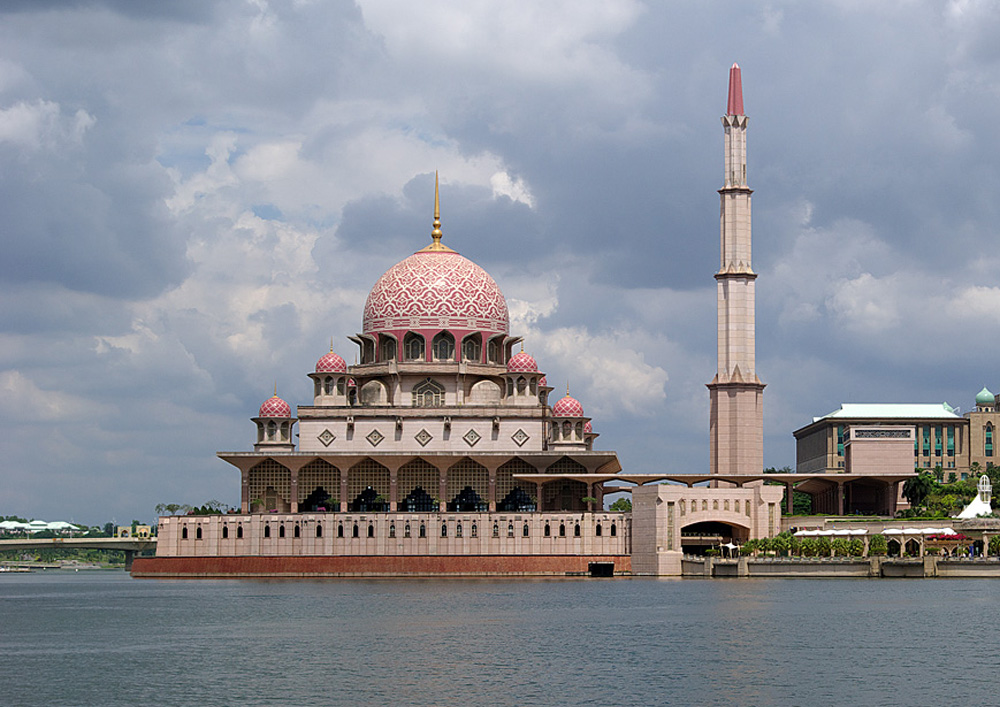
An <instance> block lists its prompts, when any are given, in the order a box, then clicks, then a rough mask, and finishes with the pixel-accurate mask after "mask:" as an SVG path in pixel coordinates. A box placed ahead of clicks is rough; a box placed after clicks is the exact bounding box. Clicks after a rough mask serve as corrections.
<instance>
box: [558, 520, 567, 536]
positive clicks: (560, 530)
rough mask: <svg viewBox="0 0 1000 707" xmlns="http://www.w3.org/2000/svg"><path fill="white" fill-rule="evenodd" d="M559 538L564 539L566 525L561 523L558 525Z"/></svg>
mask: <svg viewBox="0 0 1000 707" xmlns="http://www.w3.org/2000/svg"><path fill="white" fill-rule="evenodd" d="M559 537H560V538H565V537H566V524H565V523H562V522H560V523H559Z"/></svg>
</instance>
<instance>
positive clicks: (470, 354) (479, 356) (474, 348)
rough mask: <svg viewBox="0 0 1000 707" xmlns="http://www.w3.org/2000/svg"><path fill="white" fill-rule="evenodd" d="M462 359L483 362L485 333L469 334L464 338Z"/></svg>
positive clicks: (469, 361) (470, 361)
mask: <svg viewBox="0 0 1000 707" xmlns="http://www.w3.org/2000/svg"><path fill="white" fill-rule="evenodd" d="M462 360H463V361H465V362H467V363H482V360H483V335H482V334H479V333H475V334H469V335H468V336H467V337H465V338H464V339H462Z"/></svg>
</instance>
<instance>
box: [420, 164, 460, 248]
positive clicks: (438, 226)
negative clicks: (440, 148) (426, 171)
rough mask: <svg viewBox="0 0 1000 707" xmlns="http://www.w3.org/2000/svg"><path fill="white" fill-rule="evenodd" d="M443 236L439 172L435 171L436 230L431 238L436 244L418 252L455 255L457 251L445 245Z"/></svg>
mask: <svg viewBox="0 0 1000 707" xmlns="http://www.w3.org/2000/svg"><path fill="white" fill-rule="evenodd" d="M442 235H444V234H442V233H441V200H440V198H439V197H438V173H437V170H435V171H434V230H433V231H431V238H433V239H434V242H433V243H431V244H430V245H429V246H427V247H426V248H421V249H420V250H418V251H417V252H418V253H431V252H440V253H454V252H455V251H453V250H452V249H451V248H449V247H448V246H446V245H444V244H443V243H442V242H441V236H442Z"/></svg>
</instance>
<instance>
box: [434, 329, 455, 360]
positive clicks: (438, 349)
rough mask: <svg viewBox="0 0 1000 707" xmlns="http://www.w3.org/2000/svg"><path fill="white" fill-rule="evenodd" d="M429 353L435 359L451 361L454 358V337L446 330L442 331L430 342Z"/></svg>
mask: <svg viewBox="0 0 1000 707" xmlns="http://www.w3.org/2000/svg"><path fill="white" fill-rule="evenodd" d="M431 353H432V354H433V355H434V360H435V361H453V360H454V359H455V337H454V336H452V335H451V334H450V333H449V332H447V331H442V332H441V333H440V334H438V335H437V336H435V337H434V340H433V341H432V342H431Z"/></svg>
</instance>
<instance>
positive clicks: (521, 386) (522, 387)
mask: <svg viewBox="0 0 1000 707" xmlns="http://www.w3.org/2000/svg"><path fill="white" fill-rule="evenodd" d="M514 387H515V389H516V390H517V394H518V395H524V392H525V391H526V390H527V389H528V379H527V378H525V377H524V376H518V377H517V382H516V383H515V384H514Z"/></svg>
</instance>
